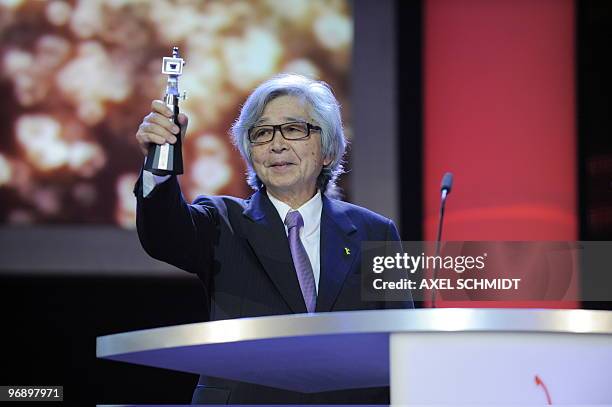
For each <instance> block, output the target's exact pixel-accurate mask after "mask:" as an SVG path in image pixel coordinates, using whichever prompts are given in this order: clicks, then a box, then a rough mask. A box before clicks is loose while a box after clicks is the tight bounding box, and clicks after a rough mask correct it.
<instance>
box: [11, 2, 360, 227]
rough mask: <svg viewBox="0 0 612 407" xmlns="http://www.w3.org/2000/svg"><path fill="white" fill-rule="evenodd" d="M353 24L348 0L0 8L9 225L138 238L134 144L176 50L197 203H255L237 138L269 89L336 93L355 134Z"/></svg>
mask: <svg viewBox="0 0 612 407" xmlns="http://www.w3.org/2000/svg"><path fill="white" fill-rule="evenodd" d="M352 40H353V23H352V16H351V10H350V4H349V3H348V2H347V1H344V0H253V1H198V0H190V1H180V0H176V1H169V0H151V1H149V0H79V1H60V0H51V1H18V0H0V91H1V92H2V96H3V98H2V102H0V106H1V108H0V112H1V113H0V117H1V119H2V128H1V130H0V142H1V143H0V222H1V223H4V224H12V225H14V224H57V223H101V224H116V225H119V226H121V227H125V228H133V227H134V221H135V198H134V196H133V193H132V189H133V185H134V183H135V181H136V179H137V177H138V173H139V171H140V167H141V165H142V163H143V160H144V158H143V156H142V155H141V153H140V152H139V150H138V148H137V145H136V140H135V138H134V134H135V132H136V129H137V127H138V125H139V124H140V122H141V120H142V118H143V117H144V116H145V115H146V114H147V113H148V111H149V106H150V102H151V100H153V99H160V98H161V97H162V96H163V92H164V89H165V82H166V76H165V75H162V74H161V58H162V57H164V56H170V55H171V50H172V47H173V46H178V47H179V48H180V52H181V56H182V57H183V58H184V59H185V61H186V65H185V68H184V70H183V73H184V74H183V76H181V77H180V83H179V85H180V88H181V91H186V92H187V100H185V101H184V102H182V103H181V109H182V111H183V112H185V113H186V114H187V115H188V116H189V118H190V124H189V129H188V135H187V139H186V141H185V144H184V147H183V155H184V159H185V164H186V165H185V174H184V175H183V176H182V177H181V185H182V189H183V193H184V195H185V197H186V199H188V200H192V199H194V198H195V197H196V196H197V195H200V194H230V195H236V196H243V197H244V196H248V195H249V194H250V193H251V192H252V191H251V190H250V189H249V187H248V186H247V185H246V183H245V180H244V178H245V177H244V171H245V167H244V164H243V163H242V161H241V159H240V156H239V155H238V153H237V151H236V150H235V149H234V148H233V146H232V145H231V143H230V141H229V137H228V130H229V128H230V126H231V123H232V122H233V121H234V120H235V118H236V117H237V115H238V113H239V109H240V106H241V104H242V103H243V102H244V100H245V99H246V97H247V96H248V94H249V93H250V92H251V91H252V90H253V88H254V87H255V86H257V85H258V84H259V83H260V82H261V81H263V80H265V79H267V78H269V77H271V76H273V75H274V74H276V73H279V72H295V73H301V74H305V75H308V76H311V77H314V78H318V79H322V80H325V81H326V82H328V83H330V84H331V85H332V87H333V88H334V91H335V93H336V95H337V97H338V99H339V100H340V102H341V104H342V107H343V117H344V120H345V127H346V132H347V135H348V136H349V138H350V137H351V133H352V132H351V127H350V122H351V120H350V104H349V100H348V96H349V95H348V92H349V89H348V83H349V74H350V60H351V48H352Z"/></svg>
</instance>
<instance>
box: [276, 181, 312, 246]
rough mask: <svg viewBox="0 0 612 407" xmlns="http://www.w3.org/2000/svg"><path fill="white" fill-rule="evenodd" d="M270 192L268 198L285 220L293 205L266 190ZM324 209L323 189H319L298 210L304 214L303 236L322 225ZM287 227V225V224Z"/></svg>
mask: <svg viewBox="0 0 612 407" xmlns="http://www.w3.org/2000/svg"><path fill="white" fill-rule="evenodd" d="M266 193H267V194H268V198H270V202H272V205H274V207H275V208H276V211H277V212H278V215H279V216H280V218H281V220H282V221H283V222H285V217H287V213H289V211H290V210H292V209H291V207H290V206H289V205H287V204H286V203H284V202H283V201H281V200H279V199H276V198H275V197H273V196H272V195H270V193H269V192H268V191H267V190H266ZM322 210H323V199H322V198H321V191H320V190H318V189H317V193H316V194H315V195H314V196H313V197H312V198H310V200H309V201H308V202H306V203H304V204H303V205H302V206H300V207H299V208H297V211H299V212H300V215H302V219H304V232H303V234H302V236H304V237H305V236H308V235H310V234H311V233H314V232H315V231H316V230H317V229H318V228H319V226H320V225H321V211H322ZM285 228H286V226H285Z"/></svg>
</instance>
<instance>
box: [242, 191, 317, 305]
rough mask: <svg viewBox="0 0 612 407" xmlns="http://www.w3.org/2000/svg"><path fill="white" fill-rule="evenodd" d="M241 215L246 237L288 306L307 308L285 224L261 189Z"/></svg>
mask: <svg viewBox="0 0 612 407" xmlns="http://www.w3.org/2000/svg"><path fill="white" fill-rule="evenodd" d="M243 215H244V216H245V218H244V219H243V221H244V222H243V224H244V231H245V235H246V238H247V240H248V242H249V244H250V245H251V248H252V249H253V251H254V252H255V255H256V256H257V258H258V259H259V261H260V262H261V264H262V265H263V268H264V270H265V271H266V273H267V274H268V276H269V277H270V279H271V280H272V282H273V283H274V285H275V286H276V288H277V289H278V291H279V292H280V294H281V296H282V297H283V299H284V300H285V302H286V303H287V305H289V307H290V308H291V310H292V311H293V312H295V313H303V312H306V304H305V303H304V298H303V297H302V292H301V290H300V283H299V282H298V279H297V274H296V272H295V267H294V266H293V260H292V258H291V251H290V249H289V242H288V240H287V235H286V233H285V226H284V225H283V222H282V221H281V219H280V216H278V212H277V211H276V208H274V205H272V202H270V199H269V198H268V196H267V194H266V192H265V190H264V189H262V190H259V191H257V192H256V193H255V194H254V195H253V196H252V197H251V200H250V202H249V204H248V205H247V207H246V209H245V210H244V212H243Z"/></svg>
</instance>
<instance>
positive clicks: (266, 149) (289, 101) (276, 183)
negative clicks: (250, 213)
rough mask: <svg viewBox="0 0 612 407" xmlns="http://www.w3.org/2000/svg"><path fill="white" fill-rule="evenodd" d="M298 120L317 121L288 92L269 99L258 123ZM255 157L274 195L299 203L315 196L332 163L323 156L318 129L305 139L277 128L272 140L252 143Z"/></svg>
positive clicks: (268, 187)
mask: <svg viewBox="0 0 612 407" xmlns="http://www.w3.org/2000/svg"><path fill="white" fill-rule="evenodd" d="M295 121H299V122H307V123H311V124H316V123H313V120H312V119H311V117H310V114H309V109H308V108H307V104H305V103H304V102H302V101H301V100H300V99H299V98H297V97H295V96H290V95H284V96H279V97H277V98H276V99H273V100H271V101H270V102H268V104H267V105H266V107H265V109H264V111H263V114H262V116H261V118H260V119H259V121H258V122H257V123H256V126H260V125H277V124H283V123H287V122H295ZM251 158H252V160H253V167H254V169H255V172H256V173H257V175H258V176H259V179H260V180H261V181H262V182H263V183H264V185H265V186H266V188H267V189H268V191H269V192H270V193H271V194H272V195H274V196H275V197H277V198H279V199H281V200H285V199H289V200H291V201H295V202H298V203H300V202H301V203H304V202H306V201H307V200H308V199H310V198H311V197H312V196H313V195H314V193H315V191H316V182H317V177H318V176H319V174H320V173H321V169H322V168H323V165H328V164H329V163H330V162H331V160H330V159H324V158H323V156H322V153H321V134H320V132H319V131H316V130H312V131H311V132H310V137H308V138H306V139H302V140H285V139H284V138H283V136H282V135H281V134H280V132H279V131H278V130H277V131H276V133H275V135H274V139H273V140H272V141H270V142H269V143H266V144H261V145H257V144H254V145H251Z"/></svg>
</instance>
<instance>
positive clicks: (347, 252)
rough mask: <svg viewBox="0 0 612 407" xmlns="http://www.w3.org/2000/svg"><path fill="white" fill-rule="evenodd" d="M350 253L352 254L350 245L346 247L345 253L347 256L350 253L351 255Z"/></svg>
mask: <svg viewBox="0 0 612 407" xmlns="http://www.w3.org/2000/svg"><path fill="white" fill-rule="evenodd" d="M350 254H351V249H349V248H348V247H345V248H344V255H345V256H348V255H350Z"/></svg>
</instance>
